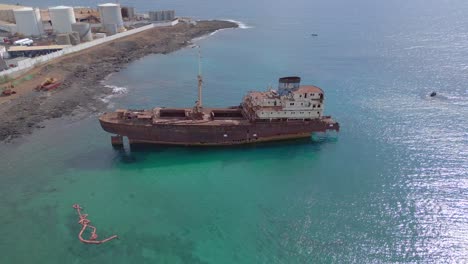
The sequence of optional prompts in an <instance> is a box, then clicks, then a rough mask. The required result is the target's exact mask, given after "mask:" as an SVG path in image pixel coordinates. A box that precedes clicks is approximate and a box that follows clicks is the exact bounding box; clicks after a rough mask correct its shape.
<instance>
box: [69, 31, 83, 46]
mask: <svg viewBox="0 0 468 264" xmlns="http://www.w3.org/2000/svg"><path fill="white" fill-rule="evenodd" d="M69 34H70V42H71V44H72V45H78V44H80V43H81V39H80V33H78V32H72V33H69Z"/></svg>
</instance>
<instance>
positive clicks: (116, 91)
mask: <svg viewBox="0 0 468 264" xmlns="http://www.w3.org/2000/svg"><path fill="white" fill-rule="evenodd" d="M102 84H103V85H104V87H106V88H109V89H111V90H112V92H111V94H109V95H106V96H104V97H102V98H100V99H101V101H103V102H104V103H109V102H110V100H111V99H112V98H114V97H117V96H120V95H124V94H127V93H128V89H127V88H126V87H121V86H117V85H110V84H105V83H102Z"/></svg>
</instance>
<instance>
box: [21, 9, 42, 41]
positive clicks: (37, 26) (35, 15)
mask: <svg viewBox="0 0 468 264" xmlns="http://www.w3.org/2000/svg"><path fill="white" fill-rule="evenodd" d="M13 14H14V15H15V20H16V31H17V32H18V33H19V34H22V35H25V36H39V35H42V34H43V33H44V28H43V26H42V20H41V13H40V11H39V9H38V8H36V9H33V8H30V7H25V8H21V9H16V10H13Z"/></svg>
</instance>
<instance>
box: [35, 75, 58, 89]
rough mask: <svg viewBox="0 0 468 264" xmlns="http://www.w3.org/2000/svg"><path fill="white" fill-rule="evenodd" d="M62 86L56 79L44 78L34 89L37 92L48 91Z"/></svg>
mask: <svg viewBox="0 0 468 264" xmlns="http://www.w3.org/2000/svg"><path fill="white" fill-rule="evenodd" d="M60 84H62V83H61V82H59V81H58V80H57V79H56V78H52V77H51V78H46V79H45V80H44V81H43V82H42V83H41V84H40V85H38V86H37V87H36V90H37V91H50V90H53V89H55V88H57V87H59V86H60Z"/></svg>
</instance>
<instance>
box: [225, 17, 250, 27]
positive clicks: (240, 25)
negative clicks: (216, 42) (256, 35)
mask: <svg viewBox="0 0 468 264" xmlns="http://www.w3.org/2000/svg"><path fill="white" fill-rule="evenodd" d="M225 20H226V21H229V22H232V23H236V24H237V26H239V28H241V29H248V28H252V26H248V25H247V24H245V23H244V22H242V21H238V20H234V19H225Z"/></svg>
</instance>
